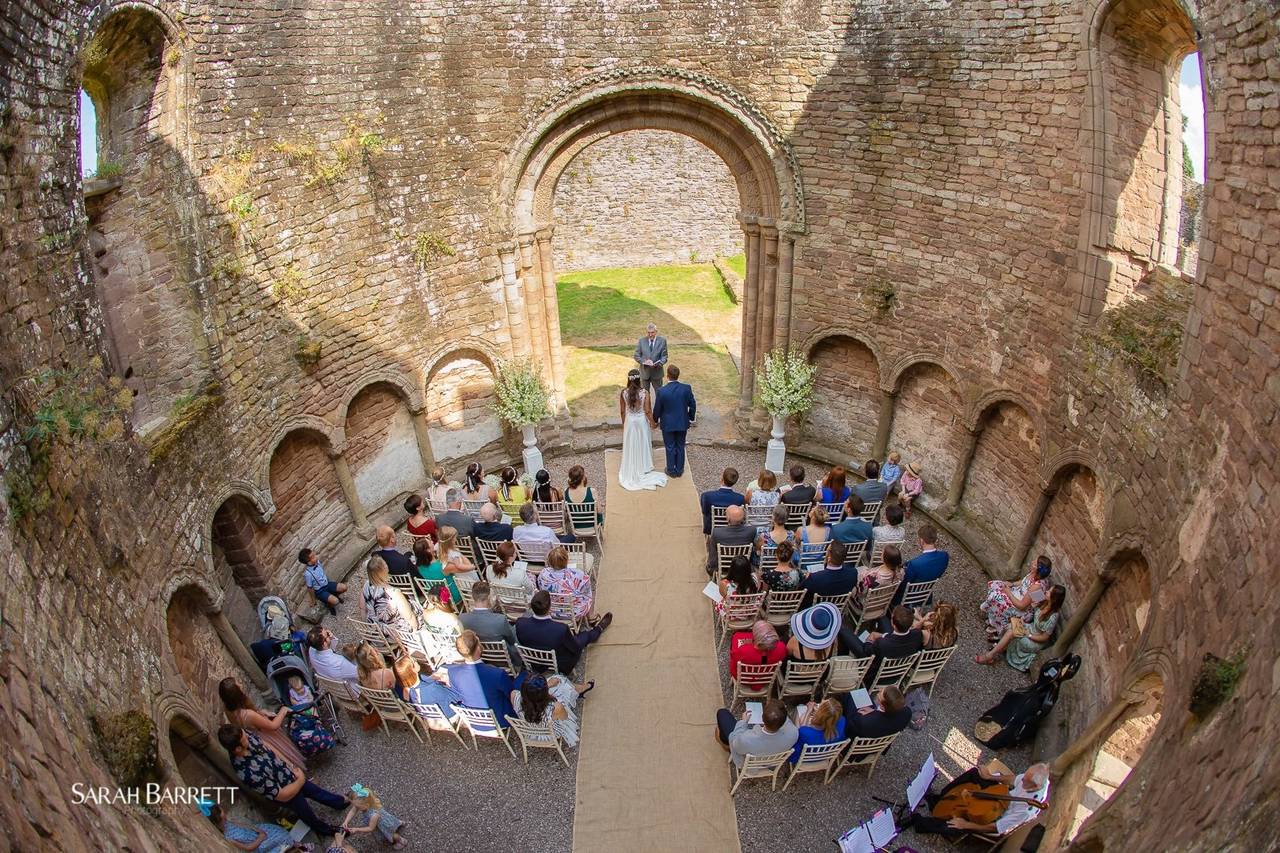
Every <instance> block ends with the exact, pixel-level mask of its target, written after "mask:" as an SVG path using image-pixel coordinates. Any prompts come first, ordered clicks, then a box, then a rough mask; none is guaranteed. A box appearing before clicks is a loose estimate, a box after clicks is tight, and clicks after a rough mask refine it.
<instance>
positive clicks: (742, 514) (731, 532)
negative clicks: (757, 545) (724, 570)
mask: <svg viewBox="0 0 1280 853" xmlns="http://www.w3.org/2000/svg"><path fill="white" fill-rule="evenodd" d="M746 520H747V512H746V510H744V509H743V508H742V507H741V506H738V505H735V506H731V507H729V508H728V509H726V510H725V525H724V526H723V527H717V528H716V529H715V530H713V531H711V538H710V539H708V540H707V574H708V575H711V576H712V577H715V573H716V569H717V568H718V565H719V562H718V558H717V554H718V551H719V549H718V548H717V547H716V546H717V545H750V544H751V543H753V542H755V540H756V529H755V528H754V527H747V525H746Z"/></svg>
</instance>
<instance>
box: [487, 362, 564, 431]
mask: <svg viewBox="0 0 1280 853" xmlns="http://www.w3.org/2000/svg"><path fill="white" fill-rule="evenodd" d="M493 391H494V396H495V397H496V399H495V400H494V403H493V410H494V412H495V413H497V415H498V417H499V418H500V419H502V420H503V421H505V422H506V423H509V424H511V425H512V426H518V427H520V426H525V425H526V424H534V423H537V422H538V421H540V420H542V419H543V418H545V417H548V416H550V414H551V406H550V405H549V399H550V395H548V393H547V387H546V386H545V385H543V384H542V378H541V377H540V376H538V372H537V371H536V370H534V368H533V365H532V364H531V363H529V362H527V361H504V362H502V363H501V364H499V365H498V378H497V381H496V382H495V383H494V386H493Z"/></svg>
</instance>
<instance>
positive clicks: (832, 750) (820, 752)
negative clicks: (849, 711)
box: [782, 738, 850, 791]
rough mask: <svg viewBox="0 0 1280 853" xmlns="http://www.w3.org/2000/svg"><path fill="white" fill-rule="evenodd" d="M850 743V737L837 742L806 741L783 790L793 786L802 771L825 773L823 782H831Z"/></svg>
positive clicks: (792, 766)
mask: <svg viewBox="0 0 1280 853" xmlns="http://www.w3.org/2000/svg"><path fill="white" fill-rule="evenodd" d="M849 743H850V739H849V738H845V739H844V740H838V741H836V742H835V743H806V744H805V745H804V748H803V749H801V750H800V757H799V758H797V759H796V763H795V764H792V765H791V775H790V776H788V777H787V781H786V784H784V785H783V786H782V790H784V791H785V790H787V788H789V787H791V783H792V782H793V781H794V780H795V778H796V777H797V776H799V775H800V774H801V773H821V774H823V775H822V784H824V785H825V784H827V783H828V782H830V781H831V775H832V771H833V770H834V769H835V767H836V764H837V763H838V762H839V761H840V753H842V752H844V750H845V747H847V746H848V745H849Z"/></svg>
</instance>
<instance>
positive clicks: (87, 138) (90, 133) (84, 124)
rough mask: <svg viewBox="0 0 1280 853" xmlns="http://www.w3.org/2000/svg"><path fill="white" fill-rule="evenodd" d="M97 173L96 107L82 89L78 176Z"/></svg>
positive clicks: (84, 176)
mask: <svg viewBox="0 0 1280 853" xmlns="http://www.w3.org/2000/svg"><path fill="white" fill-rule="evenodd" d="M97 173H98V107H97V105H96V104H94V102H93V98H91V97H89V93H88V92H86V91H85V90H84V89H81V90H80V176H81V177H82V178H90V177H93V176H94V175H96V174H97Z"/></svg>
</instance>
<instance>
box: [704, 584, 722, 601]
mask: <svg viewBox="0 0 1280 853" xmlns="http://www.w3.org/2000/svg"><path fill="white" fill-rule="evenodd" d="M702 594H703V595H705V596H706V597H707V598H709V599H711V600H712V601H714V602H715V603H716V604H719V603H720V602H722V601H724V596H723V595H721V594H720V584H718V583H716V582H715V581H707V585H706V586H704V587H703V588H702Z"/></svg>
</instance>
